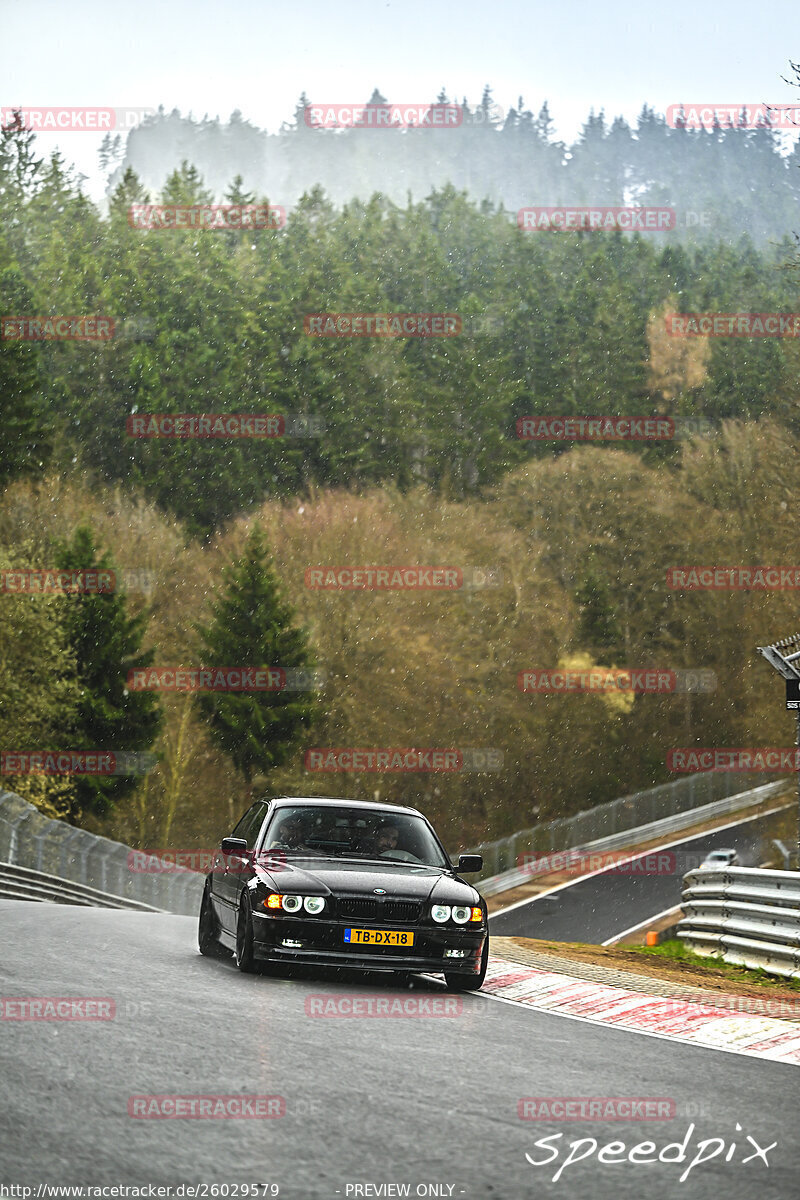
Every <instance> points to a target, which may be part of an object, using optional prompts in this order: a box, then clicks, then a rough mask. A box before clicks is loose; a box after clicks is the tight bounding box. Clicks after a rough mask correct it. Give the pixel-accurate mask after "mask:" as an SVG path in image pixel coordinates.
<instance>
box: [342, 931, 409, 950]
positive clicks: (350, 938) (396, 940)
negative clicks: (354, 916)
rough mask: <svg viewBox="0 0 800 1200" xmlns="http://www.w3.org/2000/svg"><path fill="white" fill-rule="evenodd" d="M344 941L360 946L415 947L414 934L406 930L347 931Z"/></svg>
mask: <svg viewBox="0 0 800 1200" xmlns="http://www.w3.org/2000/svg"><path fill="white" fill-rule="evenodd" d="M344 940H345V941H346V942H350V944H351V945H352V944H353V943H356V944H357V945H359V946H413V945H414V934H413V933H412V932H411V930H406V929H345V931H344Z"/></svg>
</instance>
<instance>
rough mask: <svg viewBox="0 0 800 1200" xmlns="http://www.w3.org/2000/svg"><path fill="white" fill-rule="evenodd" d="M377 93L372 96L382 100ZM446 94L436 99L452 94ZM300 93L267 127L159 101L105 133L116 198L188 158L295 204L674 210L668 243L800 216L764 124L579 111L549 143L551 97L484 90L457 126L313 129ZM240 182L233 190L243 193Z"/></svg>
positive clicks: (219, 179)
mask: <svg viewBox="0 0 800 1200" xmlns="http://www.w3.org/2000/svg"><path fill="white" fill-rule="evenodd" d="M384 99H385V98H384V97H383V96H381V95H380V93H378V92H375V93H374V94H373V96H372V97H371V98H370V101H369V103H370V104H380V103H383V102H384ZM451 102H452V101H449V100H448V97H447V96H446V94H445V93H444V92H441V93H440V94H439V96H438V97H437V99H436V103H437V104H446V103H451ZM309 104H310V101H309V100H308V98H307V97H306V96H305V94H304V95H302V96H301V97H300V100H299V101H298V104H297V107H296V108H295V112H294V116H293V119H292V120H291V121H289V122H286V123H284V125H283V126H282V127H281V130H280V132H278V133H276V134H270V133H268V132H267V131H265V130H263V129H259V128H258V127H257V126H255V125H252V124H250V122H248V121H246V120H244V119H243V118H242V115H241V113H239V112H238V111H237V112H234V113H232V114H231V116H230V118H229V120H228V121H227V122H221V121H219V120H218V119H216V118H215V119H213V120H212V119H209V118H208V117H204V118H203V119H201V120H195V119H193V118H192V117H191V116H183V115H182V114H181V113H180V112H179V111H177V110H173V111H172V112H171V113H166V112H165V111H164V110H163V108H161V109H159V111H158V113H157V115H155V116H153V117H151V118H148V119H147V120H146V121H145V122H144V124H143V125H141V126H140V127H139V128H137V129H135V130H133V131H132V132H131V133H130V134H129V136H128V140H127V144H124V143H123V142H122V140H121V138H120V137H119V136H117V138H116V139H111V138H110V136H109V139H107V142H106V145H105V146H104V150H103V153H102V163H103V166H104V168H108V169H109V171H110V174H109V180H108V194H109V195H111V194H112V193H113V191H114V189H115V187H116V186H117V184H118V183H119V182H120V180H121V178H122V176H123V174H124V171H125V169H126V168H128V167H132V168H133V170H134V171H135V172H136V174H137V175H138V176H139V178H140V179H142V180H143V182H144V184H145V186H146V187H147V188H148V189H149V191H150V192H151V193H152V196H153V198H156V197H157V196H158V195H159V193H160V192H161V189H162V188H163V186H164V182H165V180H166V178H167V175H168V174H169V173H170V172H171V171H172V170H174V168H175V165H176V164H177V163H179V162H181V161H183V160H187V161H188V162H190V163H192V164H194V166H195V167H196V168H197V169H198V170H199V172H200V174H201V175H202V177H203V179H204V180H205V182H206V184H207V186H208V188H209V189H210V190H211V191H213V193H214V196H215V198H216V199H217V200H221V199H223V198H224V197H225V195H226V193H227V192H229V191H230V188H231V183H232V180H233V179H234V177H235V176H236V175H241V176H242V178H243V181H244V183H243V188H244V189H245V190H247V191H249V192H251V193H253V194H254V196H257V197H259V198H263V197H267V198H268V199H269V200H270V201H271V202H273V203H275V204H281V205H283V206H284V207H286V208H292V207H293V206H294V205H295V204H296V203H297V201H298V200H299V198H300V197H301V196H302V195H303V193H305V192H309V191H310V190H311V189H312V188H313V187H314V186H315V185H321V186H322V188H323V189H324V190H325V192H326V193H327V195H328V196H329V198H330V199H331V200H332V201H333V202H334V203H335V204H344V203H347V202H348V201H350V200H352V199H353V198H356V197H358V198H361V199H364V200H366V199H368V198H369V197H370V196H372V195H373V194H374V193H375V192H379V193H381V194H383V195H384V196H386V197H387V198H389V199H390V200H392V201H394V202H395V203H397V204H405V203H406V202H407V200H408V197H409V195H410V196H411V197H412V199H413V200H415V201H419V200H421V199H424V198H425V197H426V196H427V195H429V194H430V192H431V191H432V190H434V189H437V188H441V187H443V186H445V185H446V184H448V183H450V184H452V185H453V186H454V187H456V188H457V189H459V190H466V191H467V192H468V193H469V194H470V196H472V197H474V198H475V199H476V200H479V201H482V200H488V201H489V202H490V203H491V204H492V205H493V206H495V207H498V208H499V207H501V206H502V207H504V208H505V209H506V210H507V211H508V213H509V216H510V217H511V218H513V217H514V216H515V214H516V212H517V210H518V209H519V208H522V207H524V206H527V205H562V204H567V205H585V204H595V205H597V204H607V205H614V204H637V205H668V206H671V207H674V208H675V209H676V212H677V223H676V228H675V230H674V231H672V232H661V233H658V234H654V235H647V236H655V237H657V238H658V239H659V240H661V239H663V240H664V241H665V242H666V241H696V240H702V239H707V238H713V239H714V240H718V239H720V238H722V239H728V238H731V239H733V238H736V237H738V236H739V235H740V234H741V233H743V232H747V233H749V234H750V236H751V237H752V238H753V240H754V241H755V242H756V243H759V244H763V243H764V242H767V241H769V240H772V239H775V238H780V237H783V236H785V235H786V234H787V232H790V231H792V230H793V229H794V228H795V227H797V226H798V225H800V221H798V217H797V204H798V200H800V174H798V171H797V167H798V165H800V151H799V150H798V148H797V146H795V147H794V148H793V150H792V151H791V153H790V154H788V155H786V154H782V153H781V143H780V139H779V137H778V135H777V134H776V133H774V132H773V131H772V130H771V129H768V128H763V129H755V130H749V131H748V130H743V129H733V130H731V129H728V130H725V129H721V128H720V129H716V130H713V131H708V132H707V131H704V130H698V131H693V130H689V129H679V128H678V129H674V128H671V127H670V126H669V125H668V124H667V121H666V119H665V118H664V117H663V116H661V115H659V114H657V113H656V112H655V111H654V110H653V109H652V108H649V107H648V106H646V105H645V106H644V107H643V109H642V112H641V113H640V115H639V118H638V121H637V124H636V126H635V128H632V127H631V126H630V125H628V123H627V122H626V121H624V120H623V119H622V118H619V117H618V118H616V119H615V120H613V122H611V123H609V122H608V121H607V119H606V118H605V116H604V114H603V113H602V112H601V113H600V114H599V115H596V114H595V113H594V112H592V113H590V114H589V115H588V117H587V120H586V123H585V124H584V126H583V129H582V131H581V134H580V136H579V137H578V139H577V140H576V141H575V142H574V143H573V144H572V145H566V144H565V143H563V142H559V141H557V140H555V138H554V135H553V120H552V117H551V114H550V112H549V110H548V106H547V103H546V102H545V104H544V105H542V107H541V109H540V110H539V112H538V114H534V113H533V112H532V111H530V110H529V109H526V108H525V106H524V102H523V100H522V98H520V100H519V101H518V104H517V106H516V107H513V108H510V109H508V110H507V111H503V110H501V109H500V106H499V105H496V104H494V103H493V101H492V95H491V89H489V88H488V87H487V88H486V90H485V91H484V95H483V98H482V100H481V103H480V104H479V105H477V107H475V108H474V109H471V108H470V107H469V106H468V105H467V102H466V100H464V101H463V102H461V104H462V108H463V118H462V120H461V122H460V124H458V125H457V126H455V127H451V128H424V129H420V128H417V129H414V128H405V129H369V128H349V129H330V128H315V127H313V126H312V125H309V124H308V122H307V120H306V119H305V117H306V111H307V108H308V106H309ZM240 198H241V196H240V193H239V192H238V191H237V193H236V199H240Z"/></svg>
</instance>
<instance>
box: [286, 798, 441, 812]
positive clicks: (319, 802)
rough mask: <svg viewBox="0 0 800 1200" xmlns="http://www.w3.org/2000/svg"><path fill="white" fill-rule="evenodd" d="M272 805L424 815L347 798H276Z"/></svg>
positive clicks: (371, 801)
mask: <svg viewBox="0 0 800 1200" xmlns="http://www.w3.org/2000/svg"><path fill="white" fill-rule="evenodd" d="M272 803H273V804H274V805H277V806H278V807H281V808H282V807H283V806H284V805H289V804H292V805H299V806H300V807H304V806H307V807H309V808H310V807H311V806H312V805H313V806H314V807H323V808H328V807H330V808H333V807H336V808H342V807H345V808H363V809H364V810H365V811H367V812H375V813H403V814H404V815H406V816H414V817H421V816H422V815H423V814H422V813H421V812H420V811H419V809H416V808H406V807H404V806H402V805H400V804H379V803H377V802H376V801H374V800H349V799H348V798H347V797H346V796H338V797H336V796H275V797H274V798H273V799H272Z"/></svg>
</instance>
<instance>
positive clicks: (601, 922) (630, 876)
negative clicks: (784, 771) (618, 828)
mask: <svg viewBox="0 0 800 1200" xmlns="http://www.w3.org/2000/svg"><path fill="white" fill-rule="evenodd" d="M772 819H773V818H770V817H769V816H761V817H755V818H752V819H751V820H749V821H746V822H742V823H740V824H738V825H736V826H735V827H733V828H730V829H725V830H723V831H721V832H720V831H719V830H714V831H712V832H711V833H703V834H700V836H698V837H693V838H687V839H686V840H685V841H682V842H678V843H676V844H675V845H673V846H671V848H670V850H671V852H672V854H674V857H675V863H674V866H673V865H672V864H671V863H669V864H667V865H668V866H669V867H670V868H671V870H670V873H669V874H644V873H638V874H637V873H636V871H635V869H632V868H629V867H627V866H626V867H625V868H624V873H622V872H619V871H613V870H612V871H603V872H602V874H598V875H591V876H587V877H586V878H584V879H578V880H576V881H575V882H574V883H570V885H569V886H568V887H563V888H560V889H559V890H557V891H555V892H552V893H547V892H545V893H543V894H542V895H541V896H540V897H538V898H534V899H532V900H526V901H525V902H524V903H523V904H520V905H519V906H516V907H513V908H510V909H508V910H507V911H505V912H499V913H497V914H496V915H495V916H494V917H491V918H490V920H489V929H490V931H491V933H494V934H497V936H498V937H499V936H501V935H502V936H503V937H532V938H547V939H550V940H551V941H554V942H589V943H591V944H596V945H601V944H602V943H603V942H605V941H607V940H608V939H609V938H613V937H616V936H617V935H618V934H620V933H623V932H624V931H625V930H627V929H631V928H632V927H633V926H635V925H639V924H640V923H642V922H644V921H648V920H650V919H652V918H653V917H654V916H656V915H657V914H658V913H662V912H665V911H666V910H667V909H670V908H675V907H676V906H677V905H679V904H680V900H681V881H682V879H683V876H684V875H685V873H686V872H687V871H688V870H691V869H692V868H694V867H696V866H697V865H698V863H699V861H700V859H701V858H703V857H705V855H706V853H707V852H708V851H709V850H715V849H718V848H723V847H724V848H726V849H728V848H733V849H735V850H737V851H738V852H739V858H740V860H741V865H742V866H743V867H755V866H758V865H759V863H758V850H759V846H760V844H761V841H762V838H763V837H764V833H765V829H766V827H767V825H768V823H769V822H770V820H772ZM648 854H650V855H651V856H652V851H649V852H648ZM646 857H647V855H642V856H639V857H634V859H633V864H634V865H635V864H636V863H637V862H639V863H641V862H642V859H643V858H646ZM628 872H629V873H628ZM797 1194H798V1195H800V1182H798V1192H797Z"/></svg>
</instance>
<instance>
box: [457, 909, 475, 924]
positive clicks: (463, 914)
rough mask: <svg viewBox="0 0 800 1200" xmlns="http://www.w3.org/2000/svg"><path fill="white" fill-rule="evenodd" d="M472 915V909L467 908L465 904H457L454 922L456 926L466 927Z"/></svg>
mask: <svg viewBox="0 0 800 1200" xmlns="http://www.w3.org/2000/svg"><path fill="white" fill-rule="evenodd" d="M471 913H472V909H471V908H465V907H464V905H463V904H456V905H454V907H453V920H454V921H455V923H456V925H466V923H467V921H468V920H469V918H470V915H471Z"/></svg>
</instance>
